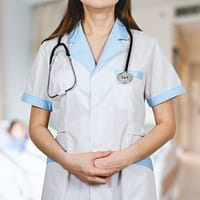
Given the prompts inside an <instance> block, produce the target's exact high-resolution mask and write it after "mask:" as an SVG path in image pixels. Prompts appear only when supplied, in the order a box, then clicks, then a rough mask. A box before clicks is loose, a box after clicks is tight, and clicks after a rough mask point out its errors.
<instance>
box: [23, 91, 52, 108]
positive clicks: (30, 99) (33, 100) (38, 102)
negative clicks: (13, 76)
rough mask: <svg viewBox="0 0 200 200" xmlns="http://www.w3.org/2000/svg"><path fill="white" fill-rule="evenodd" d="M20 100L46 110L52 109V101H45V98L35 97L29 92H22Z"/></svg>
mask: <svg viewBox="0 0 200 200" xmlns="http://www.w3.org/2000/svg"><path fill="white" fill-rule="evenodd" d="M21 100H22V101H23V102H26V103H29V104H31V105H33V106H36V107H39V108H42V109H45V110H48V111H52V103H51V102H50V101H47V100H45V99H42V98H39V97H36V96H32V95H30V94H27V93H24V94H23V95H22V98H21Z"/></svg>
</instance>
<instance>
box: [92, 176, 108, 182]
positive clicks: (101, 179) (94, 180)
mask: <svg viewBox="0 0 200 200" xmlns="http://www.w3.org/2000/svg"><path fill="white" fill-rule="evenodd" d="M110 179H111V177H98V176H96V177H90V178H89V180H88V181H89V182H90V183H92V184H106V183H108V182H109V181H110Z"/></svg>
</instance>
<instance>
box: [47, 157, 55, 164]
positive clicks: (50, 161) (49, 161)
mask: <svg viewBox="0 0 200 200" xmlns="http://www.w3.org/2000/svg"><path fill="white" fill-rule="evenodd" d="M52 162H55V161H54V160H52V159H51V158H49V157H47V163H52Z"/></svg>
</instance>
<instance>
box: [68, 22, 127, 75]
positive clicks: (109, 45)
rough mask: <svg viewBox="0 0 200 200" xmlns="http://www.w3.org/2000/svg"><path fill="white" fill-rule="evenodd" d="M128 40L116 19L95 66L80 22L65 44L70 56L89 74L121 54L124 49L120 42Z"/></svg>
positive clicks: (121, 24)
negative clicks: (67, 46)
mask: <svg viewBox="0 0 200 200" xmlns="http://www.w3.org/2000/svg"><path fill="white" fill-rule="evenodd" d="M128 39H129V34H128V32H127V30H126V28H125V26H124V24H123V23H122V22H121V21H120V20H119V19H116V21H115V24H114V26H113V28H112V31H111V33H110V35H109V37H108V39H107V41H106V44H105V46H104V49H103V51H102V53H101V56H100V58H99V60H98V63H97V65H96V64H95V61H94V57H93V55H92V52H91V49H90V46H89V44H88V41H87V38H86V36H85V33H84V31H83V27H82V25H81V22H79V23H78V24H77V26H76V27H75V29H74V30H73V31H71V32H70V33H69V34H68V37H67V44H68V45H69V46H71V47H70V48H69V51H70V54H71V56H72V57H73V58H74V59H76V60H77V61H78V62H79V63H80V64H81V65H83V66H84V67H85V68H86V69H87V70H88V71H89V72H94V71H96V70H97V69H100V68H101V67H102V66H104V65H105V63H107V62H108V61H110V60H111V59H112V58H113V57H114V56H116V55H118V54H119V53H121V52H123V51H124V50H125V47H124V45H123V44H122V43H121V40H125V41H128Z"/></svg>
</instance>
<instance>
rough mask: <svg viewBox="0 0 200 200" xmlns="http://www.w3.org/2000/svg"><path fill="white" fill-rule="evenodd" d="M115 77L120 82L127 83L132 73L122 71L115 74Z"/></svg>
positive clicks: (131, 78) (131, 77)
mask: <svg viewBox="0 0 200 200" xmlns="http://www.w3.org/2000/svg"><path fill="white" fill-rule="evenodd" d="M117 79H118V81H119V82H120V83H123V84H127V83H130V82H131V81H132V80H133V75H132V74H131V73H129V72H127V71H124V72H121V73H119V74H118V75H117Z"/></svg>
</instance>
